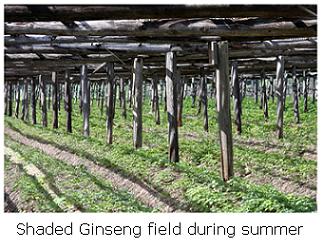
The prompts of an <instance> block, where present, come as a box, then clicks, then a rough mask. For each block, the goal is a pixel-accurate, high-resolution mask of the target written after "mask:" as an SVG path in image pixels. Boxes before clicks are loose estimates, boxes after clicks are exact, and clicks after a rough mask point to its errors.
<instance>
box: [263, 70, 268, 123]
mask: <svg viewBox="0 0 323 249" xmlns="http://www.w3.org/2000/svg"><path fill="white" fill-rule="evenodd" d="M261 81H262V82H261V84H262V104H263V111H264V118H265V121H266V122H267V121H268V98H267V89H266V75H265V71H264V70H262V72H261Z"/></svg>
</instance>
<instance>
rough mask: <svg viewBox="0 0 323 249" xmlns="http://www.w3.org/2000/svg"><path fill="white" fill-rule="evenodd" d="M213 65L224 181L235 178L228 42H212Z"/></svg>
mask: <svg viewBox="0 0 323 249" xmlns="http://www.w3.org/2000/svg"><path fill="white" fill-rule="evenodd" d="M211 51H212V53H213V58H214V59H213V61H212V64H213V65H214V66H215V70H216V88H217V111H218V125H219V138H220V147H221V169H222V178H223V180H224V181H227V180H229V179H230V177H232V176H233V144H232V125H231V111H230V82H229V60H228V42H227V41H221V42H218V43H217V42H211Z"/></svg>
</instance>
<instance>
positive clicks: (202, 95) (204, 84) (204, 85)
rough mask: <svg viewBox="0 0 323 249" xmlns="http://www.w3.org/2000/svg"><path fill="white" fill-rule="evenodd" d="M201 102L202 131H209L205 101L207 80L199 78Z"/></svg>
mask: <svg viewBox="0 0 323 249" xmlns="http://www.w3.org/2000/svg"><path fill="white" fill-rule="evenodd" d="M201 88H202V89H201V100H202V106H203V129H204V131H206V132H208V131H209V116H208V99H207V78H206V76H205V77H201Z"/></svg>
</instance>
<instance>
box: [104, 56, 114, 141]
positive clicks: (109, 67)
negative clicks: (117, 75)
mask: <svg viewBox="0 0 323 249" xmlns="http://www.w3.org/2000/svg"><path fill="white" fill-rule="evenodd" d="M105 71H106V73H107V96H106V99H107V103H106V104H107V112H106V113H107V121H106V122H107V123H106V127H107V143H108V144H112V141H113V136H112V130H113V112H114V110H113V106H114V100H113V98H114V94H113V93H114V90H113V88H114V65H113V63H112V62H108V63H107V64H106V66H105Z"/></svg>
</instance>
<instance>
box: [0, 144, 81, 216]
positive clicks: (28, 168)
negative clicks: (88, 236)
mask: <svg viewBox="0 0 323 249" xmlns="http://www.w3.org/2000/svg"><path fill="white" fill-rule="evenodd" d="M5 155H8V156H10V161H11V162H13V163H15V164H20V165H22V167H23V169H24V171H25V172H26V174H27V175H29V176H32V177H33V178H34V179H36V180H37V182H38V183H39V184H40V186H42V187H43V188H44V190H45V191H46V192H47V193H48V194H49V195H50V197H51V198H52V200H53V202H54V203H55V204H56V205H57V206H58V207H59V208H61V209H62V210H63V211H64V212H80V210H79V209H78V208H77V207H75V206H74V205H73V204H72V203H68V202H67V201H66V200H63V199H62V198H60V196H59V195H58V194H57V193H56V192H55V190H54V189H52V188H51V186H50V184H48V182H47V181H46V180H45V178H46V176H45V174H44V173H43V172H42V171H41V170H40V169H38V168H37V167H36V166H35V165H34V164H31V163H26V162H25V161H24V159H23V158H22V157H21V156H20V154H19V153H17V152H15V151H13V150H12V149H10V148H8V147H5Z"/></svg>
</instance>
